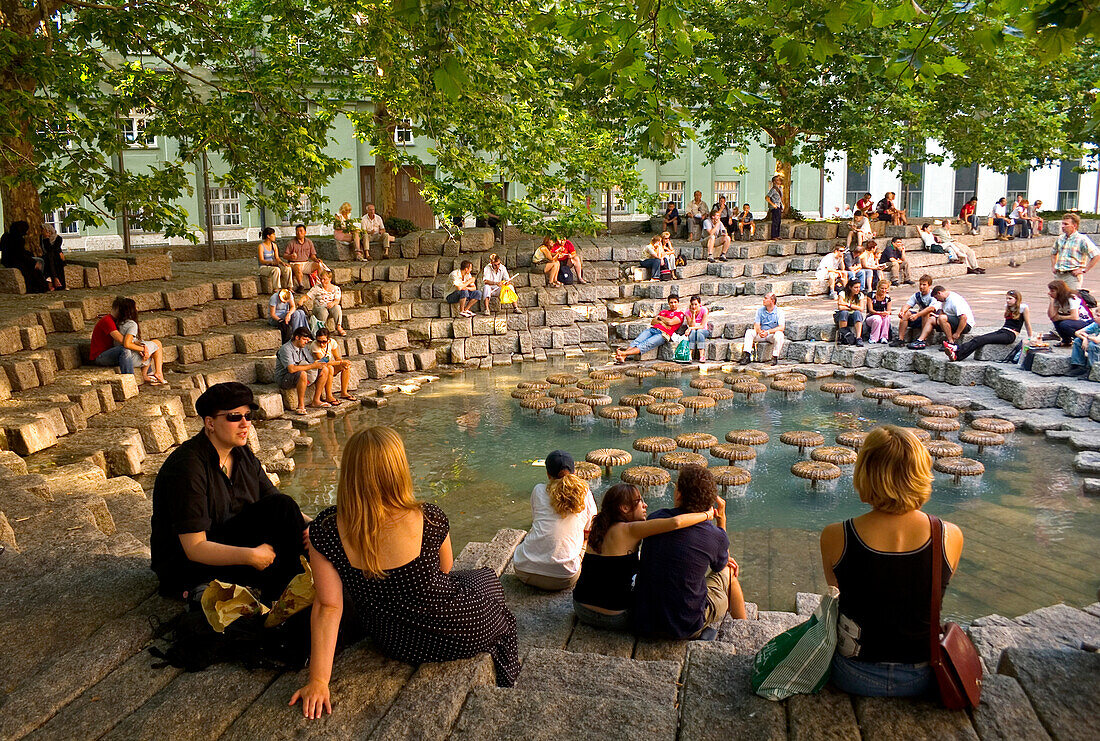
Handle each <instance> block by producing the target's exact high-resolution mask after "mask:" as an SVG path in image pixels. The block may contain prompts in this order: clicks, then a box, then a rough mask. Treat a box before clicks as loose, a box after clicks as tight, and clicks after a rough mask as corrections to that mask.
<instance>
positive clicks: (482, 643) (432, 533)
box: [290, 427, 520, 722]
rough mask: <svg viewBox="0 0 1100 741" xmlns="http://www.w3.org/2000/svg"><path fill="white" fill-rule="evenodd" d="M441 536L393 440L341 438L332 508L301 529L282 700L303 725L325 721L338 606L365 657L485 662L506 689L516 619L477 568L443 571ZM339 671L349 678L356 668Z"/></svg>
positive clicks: (391, 436) (495, 583)
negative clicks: (296, 621)
mask: <svg viewBox="0 0 1100 741" xmlns="http://www.w3.org/2000/svg"><path fill="white" fill-rule="evenodd" d="M450 529H451V528H450V522H449V521H448V519H447V515H446V514H444V512H443V510H442V509H440V508H439V507H437V506H436V505H434V504H431V503H430V502H423V503H422V502H418V501H417V500H416V496H415V493H414V491H413V478H412V472H411V471H410V470H409V460H408V456H407V455H406V453H405V444H404V443H403V442H402V440H401V436H400V435H398V434H397V432H396V431H394V430H393V429H391V428H389V427H368V428H366V429H362V430H359V431H358V432H356V433H355V434H354V435H352V436H351V438H350V439H349V440H348V441H347V443H346V444H345V445H344V452H343V455H342V457H341V459H340V474H339V479H338V481H337V484H336V506H334V507H329V508H327V509H324V510H322V511H321V512H320V514H318V515H317V519H316V520H314V521H313V522H312V523H310V526H309V541H308V547H309V563H310V566H311V567H312V569H313V582H314V584H315V586H316V589H317V597H316V599H315V600H314V601H313V612H312V615H311V616H310V625H311V626H312V631H311V633H312V635H311V638H310V659H309V681H308V682H307V683H306V684H305V686H303V687H301V688H299V689H298V690H297V691H296V692H295V693H294V694H293V695H292V696H291V698H290V704H291V705H294V704H296V703H297V702H298V700H301V701H302V715H303V716H305V717H306V718H311V719H316V718H320V717H321V716H322V715H323V714H325V713H331V712H332V698H331V694H330V692H329V680H330V679H331V678H332V668H333V658H334V657H335V655H336V643H337V637H338V634H339V632H340V618H341V617H342V616H343V614H344V600H345V596H346V598H347V599H349V600H350V601H351V602H352V603H353V604H354V606H355V617H356V618H357V621H358V623H359V625H360V626H361V627H362V628H363V630H364V632H366V634H367V636H368V637H369V638H370V643H371V646H372V648H374V649H377V650H378V651H379V652H381V653H382V654H383V655H384V656H387V657H389V658H391V659H394V660H395V661H399V662H402V663H404V664H413V665H416V664H428V663H429V662H437V661H455V660H457V659H472V658H473V657H475V656H477V655H478V654H480V653H484V652H488V654H489V656H490V657H491V658H492V660H493V668H494V670H495V673H496V682H497V684H498V685H500V686H504V687H511V686H512V685H514V684H515V682H516V677H517V676H518V675H519V668H520V667H519V647H518V645H517V640H516V618H515V616H514V615H513V614H512V613H511V611H510V610H509V609H508V607H507V605H505V603H504V591H503V590H502V589H501V586H500V579H499V578H497V575H496V574H495V573H493V570H492V569H490V568H485V567H482V568H479V569H472V570H469V571H453V570H452V569H453V567H454V551H453V549H452V547H451V534H450ZM349 668H350V669H351V672H350V673H351V674H353V675H354V674H355V671H356V667H349ZM460 671H462V670H461V669H460ZM444 673H447V672H444ZM357 692H358V690H357V689H355V688H353V687H351V686H348V700H349V702H350V703H352V705H353V707H350V708H346V709H347V710H348V711H349V715H348V718H347V720H346V722H353V721H354V720H355V718H354V716H355V711H356V708H355V706H354V705H355V702H356V701H354V700H353V699H352V698H353V697H355V695H356V693H357ZM338 707H339V706H338Z"/></svg>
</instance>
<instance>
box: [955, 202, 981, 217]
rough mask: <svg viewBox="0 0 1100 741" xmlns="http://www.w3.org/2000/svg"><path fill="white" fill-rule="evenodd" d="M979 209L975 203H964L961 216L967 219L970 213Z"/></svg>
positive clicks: (960, 212)
mask: <svg viewBox="0 0 1100 741" xmlns="http://www.w3.org/2000/svg"><path fill="white" fill-rule="evenodd" d="M977 209H978V207H977V206H975V205H974V204H973V203H967V204H964V205H963V207H962V211H959V218H961V219H965V218H966V217H967V216H969V215H970V214H972V213H974V212H975V211H976V210H977Z"/></svg>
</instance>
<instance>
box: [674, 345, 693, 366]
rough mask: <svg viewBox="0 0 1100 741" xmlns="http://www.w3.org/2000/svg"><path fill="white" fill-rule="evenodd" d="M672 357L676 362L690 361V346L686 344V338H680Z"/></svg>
mask: <svg viewBox="0 0 1100 741" xmlns="http://www.w3.org/2000/svg"><path fill="white" fill-rule="evenodd" d="M672 359H673V360H675V361H676V362H677V363H690V362H691V348H690V347H689V346H688V341H687V340H686V339H684V340H680V344H678V345H677V346H676V354H675V355H673V356H672Z"/></svg>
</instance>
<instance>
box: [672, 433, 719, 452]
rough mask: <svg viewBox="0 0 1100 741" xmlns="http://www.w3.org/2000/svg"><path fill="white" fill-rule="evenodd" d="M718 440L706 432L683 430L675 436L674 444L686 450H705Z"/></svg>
mask: <svg viewBox="0 0 1100 741" xmlns="http://www.w3.org/2000/svg"><path fill="white" fill-rule="evenodd" d="M716 442H718V438H716V437H715V436H714V435H711V434H708V433H706V432H685V433H684V434H682V435H677V436H676V445H678V446H679V447H681V448H687V449H688V450H706V449H708V448H710V446H711V445H714V444H715V443H716Z"/></svg>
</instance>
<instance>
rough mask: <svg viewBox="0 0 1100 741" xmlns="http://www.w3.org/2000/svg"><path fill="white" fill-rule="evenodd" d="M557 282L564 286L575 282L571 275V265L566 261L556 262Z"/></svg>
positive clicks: (575, 279)
mask: <svg viewBox="0 0 1100 741" xmlns="http://www.w3.org/2000/svg"><path fill="white" fill-rule="evenodd" d="M558 282H559V283H561V284H562V285H565V286H571V285H573V284H574V283H576V282H577V278H576V276H574V275H573V266H572V265H570V264H569V263H568V262H558Z"/></svg>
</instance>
